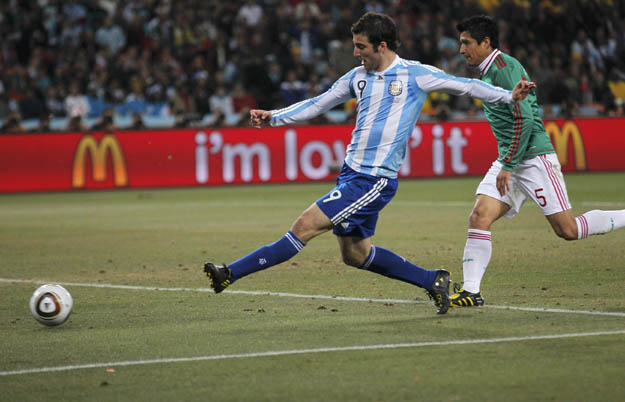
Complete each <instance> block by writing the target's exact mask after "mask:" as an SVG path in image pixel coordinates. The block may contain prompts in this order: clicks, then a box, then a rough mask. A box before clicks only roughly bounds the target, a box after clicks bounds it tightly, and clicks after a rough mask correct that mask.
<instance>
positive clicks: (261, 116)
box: [250, 109, 271, 128]
mask: <svg viewBox="0 0 625 402" xmlns="http://www.w3.org/2000/svg"><path fill="white" fill-rule="evenodd" d="M250 120H251V122H252V126H254V127H256V128H261V127H263V126H266V125H268V124H269V121H271V112H269V111H267V110H259V109H252V110H250Z"/></svg>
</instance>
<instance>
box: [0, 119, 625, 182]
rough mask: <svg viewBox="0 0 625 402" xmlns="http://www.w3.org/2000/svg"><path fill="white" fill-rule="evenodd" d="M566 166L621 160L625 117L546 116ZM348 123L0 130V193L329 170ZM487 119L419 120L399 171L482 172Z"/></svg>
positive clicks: (490, 154) (601, 165)
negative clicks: (35, 131)
mask: <svg viewBox="0 0 625 402" xmlns="http://www.w3.org/2000/svg"><path fill="white" fill-rule="evenodd" d="M545 127H546V129H547V132H548V133H549V135H550V136H551V138H552V142H553V143H554V147H555V148H556V151H557V153H558V157H559V158H560V162H561V163H562V166H563V170H564V171H615V170H625V158H623V157H622V155H623V150H625V133H623V131H624V127H625V119H575V120H554V121H547V122H545ZM351 130H352V127H351V126H297V127H295V126H293V127H278V128H265V129H262V130H257V129H253V128H223V129H181V130H168V131H118V132H113V133H98V132H92V133H85V134H83V133H54V134H28V135H24V134H22V135H0V193H12V192H28V191H58V190H79V189H112V188H146V187H171V186H211V185H226V184H245V183H284V182H305V181H319V180H330V179H332V178H333V177H334V174H333V173H332V167H333V166H338V167H340V165H341V163H342V161H343V158H344V156H345V148H346V146H347V144H348V143H349V140H350V136H351ZM496 157H497V147H496V143H495V139H494V137H493V136H492V133H491V131H490V128H489V126H488V123H486V122H446V123H425V124H418V125H417V126H416V127H415V128H414V130H413V132H412V136H411V138H410V140H409V142H408V149H407V152H406V159H405V160H404V164H403V166H402V169H401V171H400V177H436V176H463V175H478V176H481V175H483V174H484V173H485V172H486V171H487V170H488V168H489V166H490V164H491V163H492V162H493V160H494V159H495V158H496Z"/></svg>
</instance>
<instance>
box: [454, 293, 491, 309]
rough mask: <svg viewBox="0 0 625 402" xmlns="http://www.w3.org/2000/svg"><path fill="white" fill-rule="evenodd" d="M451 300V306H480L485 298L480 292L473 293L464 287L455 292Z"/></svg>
mask: <svg viewBox="0 0 625 402" xmlns="http://www.w3.org/2000/svg"><path fill="white" fill-rule="evenodd" d="M449 300H450V302H451V307H479V306H483V305H484V298H483V297H482V295H481V294H480V293H479V292H478V293H471V292H467V291H466V290H464V289H460V290H459V291H458V293H454V294H453V295H452V296H451V297H450V298H449Z"/></svg>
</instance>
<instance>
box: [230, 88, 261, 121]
mask: <svg viewBox="0 0 625 402" xmlns="http://www.w3.org/2000/svg"><path fill="white" fill-rule="evenodd" d="M232 106H233V107H234V113H236V114H237V115H238V116H239V123H241V124H246V123H247V120H248V116H249V113H250V110H252V109H256V108H257V107H258V104H257V103H256V99H254V97H253V96H252V94H250V93H249V92H247V91H246V90H245V88H244V87H243V84H242V83H241V82H237V83H236V84H235V85H234V88H233V90H232Z"/></svg>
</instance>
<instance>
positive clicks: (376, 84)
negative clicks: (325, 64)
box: [270, 56, 512, 179]
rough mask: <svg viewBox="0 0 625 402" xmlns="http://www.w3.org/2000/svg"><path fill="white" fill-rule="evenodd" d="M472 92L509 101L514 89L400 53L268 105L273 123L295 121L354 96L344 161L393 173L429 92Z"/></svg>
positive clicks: (364, 169) (369, 171)
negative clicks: (294, 99) (323, 87)
mask: <svg viewBox="0 0 625 402" xmlns="http://www.w3.org/2000/svg"><path fill="white" fill-rule="evenodd" d="M437 91H442V92H448V93H451V94H453V95H470V96H473V97H476V98H480V99H482V100H484V101H486V102H504V103H511V102H512V92H511V91H507V90H505V89H502V88H499V87H494V86H492V85H490V84H487V83H485V82H483V81H480V80H475V79H468V78H459V77H455V76H453V75H449V74H446V73H445V72H443V71H442V70H439V69H438V68H436V67H433V66H429V65H426V64H421V63H419V62H416V61H410V60H404V59H402V58H400V57H399V56H397V57H395V60H394V61H393V63H391V65H390V66H389V67H388V68H387V69H386V70H384V71H382V72H378V71H373V70H371V71H366V70H365V68H364V67H363V66H358V67H356V68H354V69H352V70H351V71H349V72H348V73H347V74H345V75H344V76H343V77H341V78H339V80H338V81H336V82H335V83H334V84H333V85H332V87H331V88H330V89H328V90H327V91H326V92H324V93H323V94H321V95H319V96H316V97H314V98H311V99H306V100H303V101H301V102H298V103H295V104H293V105H291V106H288V107H286V108H283V109H278V110H272V111H271V115H272V118H271V122H270V124H271V125H272V126H281V125H284V124H291V123H297V122H301V121H305V120H309V119H311V118H313V117H315V116H317V115H319V114H322V113H325V112H327V111H328V110H330V109H331V108H333V107H334V106H336V105H338V104H340V103H343V102H346V101H347V100H349V99H351V98H356V112H357V116H356V127H355V128H354V130H353V131H352V139H351V142H350V144H349V145H348V146H347V151H346V153H345V163H346V164H347V165H348V166H349V167H350V168H352V169H353V170H355V171H357V172H360V173H364V174H368V175H371V176H376V177H388V178H390V179H394V178H396V177H397V172H398V171H399V168H400V167H401V164H402V162H403V160H404V156H405V154H406V145H407V142H408V139H409V138H410V135H411V133H412V130H413V128H414V126H415V124H416V123H417V119H418V118H419V114H420V113H421V109H422V108H423V103H424V102H425V98H426V97H427V94H428V92H437Z"/></svg>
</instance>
